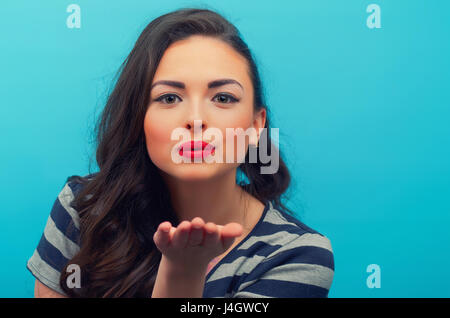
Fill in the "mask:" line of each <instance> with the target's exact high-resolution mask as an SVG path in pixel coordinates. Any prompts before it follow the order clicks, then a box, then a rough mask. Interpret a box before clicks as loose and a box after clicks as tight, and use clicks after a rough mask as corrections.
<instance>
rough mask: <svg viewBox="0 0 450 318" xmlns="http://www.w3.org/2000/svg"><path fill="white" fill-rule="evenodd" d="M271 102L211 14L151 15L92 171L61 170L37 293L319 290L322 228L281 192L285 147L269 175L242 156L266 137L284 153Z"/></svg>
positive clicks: (323, 275) (233, 32) (100, 134)
mask: <svg viewBox="0 0 450 318" xmlns="http://www.w3.org/2000/svg"><path fill="white" fill-rule="evenodd" d="M267 113H268V109H267V106H266V105H265V102H264V99H263V93H262V86H261V82H260V77H259V74H258V70H257V67H256V64H255V62H254V59H253V57H252V55H251V53H250V51H249V49H248V47H247V45H246V44H245V42H244V41H243V40H242V39H241V38H240V35H239V32H238V30H237V29H236V28H235V27H234V26H233V25H231V24H230V23H229V22H228V21H227V20H225V19H224V18H223V17H222V16H221V15H219V14H217V13H215V12H213V11H210V10H204V9H180V10H177V11H175V12H171V13H168V14H165V15H163V16H160V17H158V18H157V19H155V20H154V21H152V22H151V23H150V24H149V25H148V26H147V27H146V28H145V29H144V31H143V32H142V34H141V35H140V37H139V38H138V40H137V42H136V44H135V46H134V48H133V49H132V51H131V53H130V54H129V56H128V57H127V59H126V61H125V62H124V63H123V64H122V66H121V73H120V76H119V78H118V80H117V83H116V85H115V88H114V90H113V91H112V93H111V94H110V96H109V98H108V100H107V104H106V107H105V108H104V111H103V113H102V116H101V118H100V121H99V125H98V127H97V130H96V132H97V142H98V145H97V153H96V158H97V163H98V166H99V171H98V172H97V173H93V174H90V175H87V176H84V177H80V176H72V177H70V178H68V180H67V181H66V184H65V185H64V187H63V189H62V190H61V192H60V194H59V195H58V198H57V199H56V201H55V204H54V206H53V209H52V211H51V213H50V216H49V218H48V223H47V225H46V228H45V230H44V234H43V235H42V238H41V241H40V242H39V245H38V247H37V248H36V250H35V252H34V254H33V256H32V257H31V258H30V260H29V261H28V264H27V267H28V269H29V270H30V271H31V272H32V274H33V275H34V276H35V277H36V278H37V279H36V287H35V296H37V297H67V296H69V297H265V296H268V297H327V295H328V291H329V288H330V286H331V283H332V279H333V275H334V258H333V252H332V249H331V244H330V241H329V239H328V238H326V237H325V236H323V235H322V234H320V233H318V232H316V231H315V230H313V229H311V228H309V227H307V226H306V225H305V224H303V223H302V222H300V221H298V220H297V219H295V218H294V217H293V216H292V215H291V214H292V211H289V210H288V209H287V208H286V207H285V206H284V205H283V203H282V202H281V196H282V195H283V194H284V192H285V191H286V190H287V188H288V186H289V183H290V174H289V171H288V169H287V167H286V165H285V164H284V162H283V160H282V159H281V158H279V159H278V160H279V166H278V167H277V169H276V171H275V172H273V173H261V168H262V167H265V166H267V165H266V164H263V162H262V161H261V158H260V156H257V159H256V162H255V161H253V162H252V161H251V160H249V153H250V151H247V150H248V149H249V148H250V147H252V148H253V149H255V148H256V149H257V148H258V147H259V146H261V144H262V142H263V141H264V140H265V139H266V138H267V140H268V142H267V143H266V144H267V149H266V150H267V152H268V153H269V154H272V153H276V154H280V152H279V151H278V149H276V147H275V146H274V145H273V144H272V143H271V142H270V125H269V119H268V118H267ZM239 128H242V129H243V130H248V129H249V130H248V131H250V132H251V133H250V134H249V135H247V136H245V137H246V138H245V148H244V149H243V150H242V149H239V147H237V146H232V147H228V145H230V144H231V142H233V143H232V144H231V145H236V144H237V143H236V135H233V134H231V133H230V131H233V132H236V131H237V129H239ZM177 129H182V130H183V131H184V132H185V133H187V135H185V136H187V139H184V140H183V142H182V143H181V145H182V147H181V148H180V143H177V141H178V139H174V138H173V134H174V132H175V131H176V130H177ZM208 130H210V131H211V130H212V131H214V132H219V133H220V134H219V135H217V134H216V135H215V136H216V137H217V136H220V135H221V136H222V138H215V139H214V138H211V137H210V138H208V137H207V136H208V134H207V131H208ZM247 137H248V138H247ZM185 141H187V144H186V143H184V142H185ZM191 142H192V143H191ZM196 142H200V143H196ZM202 142H203V143H204V144H202ZM260 142H261V144H260ZM183 143H184V145H183ZM258 144H259V145H258ZM205 145H206V147H205ZM196 147H198V148H196ZM202 147H203V148H202ZM208 149H209V151H207V150H208ZM259 154H261V152H259ZM174 155H175V157H176V156H177V155H179V157H183V158H184V159H186V158H190V159H193V158H194V157H195V158H197V159H196V160H197V162H192V161H191V162H181V163H180V162H179V161H178V162H177V161H176V160H175V159H174ZM211 156H215V159H219V160H216V161H214V162H207V160H206V159H207V157H208V158H209V157H211ZM227 156H231V158H232V159H234V160H231V161H229V160H225V157H227ZM242 158H245V159H244V160H243V161H242V160H241V159H242ZM178 159H179V158H178ZM199 159H200V162H198V160H199ZM221 159H223V160H221ZM239 176H241V177H243V179H244V180H238V179H239V178H238V177H239ZM245 179H246V180H245ZM74 264H75V265H76V268H79V269H80V270H81V273H79V274H80V275H79V277H80V280H81V281H80V282H78V283H76V282H75V284H74V279H75V280H76V276H74V274H75V273H74V267H73V265H74ZM76 268H75V269H76Z"/></svg>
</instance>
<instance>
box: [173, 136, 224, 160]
mask: <svg viewBox="0 0 450 318" xmlns="http://www.w3.org/2000/svg"><path fill="white" fill-rule="evenodd" d="M214 150H215V147H214V146H213V145H212V144H210V143H207V142H205V141H201V140H197V141H194V140H191V141H188V142H185V143H183V144H182V145H181V146H180V149H179V153H180V155H181V156H185V157H188V158H189V157H190V158H194V157H206V156H208V155H210V154H212V153H214Z"/></svg>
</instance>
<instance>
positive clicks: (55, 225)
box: [27, 176, 86, 293]
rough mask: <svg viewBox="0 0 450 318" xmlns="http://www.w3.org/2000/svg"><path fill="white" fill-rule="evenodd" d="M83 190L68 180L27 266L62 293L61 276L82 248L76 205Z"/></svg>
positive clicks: (74, 181)
mask: <svg viewBox="0 0 450 318" xmlns="http://www.w3.org/2000/svg"><path fill="white" fill-rule="evenodd" d="M85 177H86V176H85ZM81 188H82V184H81V183H80V182H78V181H77V180H76V178H74V177H73V176H71V177H68V178H67V179H66V182H65V183H64V185H63V186H62V188H61V189H60V191H59V193H58V195H57V197H56V198H55V200H54V203H53V206H52V208H51V211H50V213H49V215H48V217H47V223H46V225H45V228H44V231H43V233H42V235H41V239H40V240H39V242H38V245H37V247H36V249H35V250H34V253H33V255H32V256H31V258H30V259H29V260H28V262H27V268H28V269H29V270H30V271H31V273H32V274H33V275H34V276H35V277H36V278H37V279H38V280H39V281H41V282H42V283H44V284H45V285H46V286H48V287H50V288H52V289H53V290H56V291H58V292H60V293H61V292H62V290H61V289H60V288H59V275H60V272H61V271H62V270H63V268H64V267H65V265H66V264H67V263H68V261H69V260H70V259H72V258H73V256H75V254H76V253H77V252H78V251H79V248H80V247H79V239H80V225H79V215H78V211H76V210H75V209H74V208H73V207H72V202H73V200H74V198H75V196H76V195H77V193H79V191H80V190H81Z"/></svg>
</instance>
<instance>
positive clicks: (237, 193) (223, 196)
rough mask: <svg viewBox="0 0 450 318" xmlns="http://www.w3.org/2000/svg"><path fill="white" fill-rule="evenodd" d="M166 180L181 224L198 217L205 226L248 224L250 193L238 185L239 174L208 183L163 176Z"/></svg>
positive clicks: (231, 174) (206, 181) (228, 175)
mask: <svg viewBox="0 0 450 318" xmlns="http://www.w3.org/2000/svg"><path fill="white" fill-rule="evenodd" d="M163 178H164V180H165V181H166V184H167V186H168V188H169V191H170V195H171V200H172V205H173V207H174V210H175V213H176V215H177V217H178V219H179V220H180V222H181V221H183V220H188V221H191V220H192V219H193V218H195V217H197V216H198V217H201V218H202V219H203V220H204V221H205V223H207V222H213V223H215V224H218V225H225V224H227V223H229V222H237V223H240V224H242V225H244V224H245V220H244V217H245V213H244V210H245V209H246V208H245V205H246V204H245V203H246V201H245V199H246V198H247V195H246V194H247V193H246V192H245V191H244V190H243V189H242V188H241V187H240V186H239V185H237V184H236V175H235V174H233V173H229V174H225V175H221V176H219V177H216V178H213V179H208V180H193V181H185V180H179V179H174V178H172V177H171V176H169V175H167V174H165V173H163Z"/></svg>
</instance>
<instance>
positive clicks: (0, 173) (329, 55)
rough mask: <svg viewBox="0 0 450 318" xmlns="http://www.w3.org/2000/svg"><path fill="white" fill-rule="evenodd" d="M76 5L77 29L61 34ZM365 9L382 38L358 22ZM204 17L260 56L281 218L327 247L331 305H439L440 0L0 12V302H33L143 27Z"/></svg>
mask: <svg viewBox="0 0 450 318" xmlns="http://www.w3.org/2000/svg"><path fill="white" fill-rule="evenodd" d="M71 3H76V4H78V5H79V6H80V7H81V28H80V29H70V28H68V27H67V26H66V19H67V17H68V16H69V15H70V14H71V13H68V12H66V8H67V7H68V6H69V5H70V4H71ZM372 3H375V4H378V5H379V6H380V8H381V28H380V29H376V28H375V29H370V28H368V27H367V25H366V19H367V17H368V16H369V15H370V13H367V12H366V8H367V6H368V5H369V4H372ZM205 4H206V5H207V7H208V8H210V9H213V10H218V12H219V13H222V14H224V16H225V17H226V18H228V19H229V20H230V22H232V23H234V24H235V25H236V26H237V27H238V28H239V30H240V31H241V32H242V34H243V36H244V40H245V41H246V42H247V43H248V45H249V46H250V48H251V49H252V50H253V53H254V54H255V56H256V59H257V63H258V65H259V67H260V71H261V73H262V80H263V84H264V86H265V90H266V95H267V101H268V104H269V107H270V109H271V111H272V113H273V117H272V127H279V129H280V138H279V139H280V147H281V150H282V151H283V152H284V154H285V155H286V159H287V164H288V166H289V168H290V170H291V172H292V175H293V179H294V180H293V181H294V183H293V187H292V189H291V195H292V199H291V201H290V202H289V204H288V205H289V207H291V208H293V209H295V210H296V211H297V213H298V217H299V218H300V219H301V220H302V221H303V222H305V223H306V224H307V225H309V226H311V227H313V228H315V229H316V230H318V231H319V232H321V233H323V234H325V235H326V236H327V237H329V238H330V240H331V242H332V246H333V250H334V253H335V269H336V271H335V276H334V281H333V285H332V287H331V291H330V294H329V297H450V287H449V283H450V255H449V246H450V234H449V226H450V213H449V212H450V164H449V162H450V150H449V149H450V125H449V121H450V86H449V83H450V62H449V60H450V59H449V57H450V54H449V53H450V41H449V35H450V34H449V33H450V16H449V12H450V2H449V1H446V0H442V1H437V0H436V1H427V0H412V1H411V0H409V1H406V0H396V1H380V0H376V1H375V0H374V1H357V0H352V1H335V0H326V1H325V0H320V1H317V0H308V1H306V0H305V1H261V0H258V1H256V0H252V1H239V0H234V1H230V0H229V1H136V0H134V1H133V0H127V1H114V2H113V3H111V1H106V0H101V1H100V0H96V1H87V0H86V1H77V2H70V1H49V0H47V1H24V0H20V1H18V0H14V1H12V0H9V1H6V0H2V1H1V4H0V38H1V50H0V70H1V71H0V72H1V76H0V81H1V83H0V96H1V102H0V136H1V137H0V138H1V139H0V149H1V156H0V167H1V168H0V180H1V183H0V196H1V203H2V204H1V208H0V242H1V243H0V244H1V245H0V247H1V254H0V255H1V256H0V282H1V287H2V288H0V297H32V296H33V288H34V278H33V277H32V275H31V274H30V273H29V272H28V270H26V268H25V265H26V261H27V260H28V258H29V257H30V256H31V255H32V253H33V251H34V249H35V247H36V246H37V244H38V241H39V239H40V236H41V234H42V231H43V229H44V226H45V223H46V220H47V217H48V215H49V213H50V210H51V207H52V205H53V202H54V200H55V199H56V196H57V194H58V193H59V191H60V190H61V188H62V186H63V185H64V182H65V179H66V177H67V176H69V175H72V174H86V173H87V172H88V162H89V156H90V155H91V154H92V151H93V147H92V143H91V140H92V138H91V137H92V136H91V134H92V129H93V123H94V119H95V116H96V115H98V113H99V112H100V110H101V109H102V107H103V106H104V102H105V99H106V95H107V92H108V90H109V89H110V88H111V84H112V76H113V74H114V72H115V71H116V70H117V69H118V67H119V65H120V64H121V63H122V61H123V60H124V58H125V57H126V56H127V54H128V53H129V51H130V50H131V49H132V47H133V45H134V42H135V41H136V39H137V37H138V36H139V34H140V33H141V31H142V30H143V28H144V27H145V26H146V25H147V24H148V23H149V22H150V21H151V20H152V19H154V18H156V17H158V16H159V15H161V14H164V13H166V12H168V11H172V10H175V9H178V8H180V7H189V6H192V7H195V6H197V5H200V6H204V5H205ZM94 170H95V169H94ZM370 264H378V265H379V266H380V269H381V288H368V286H367V284H366V279H367V277H368V276H369V275H370V273H367V272H366V268H367V266H368V265H370Z"/></svg>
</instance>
